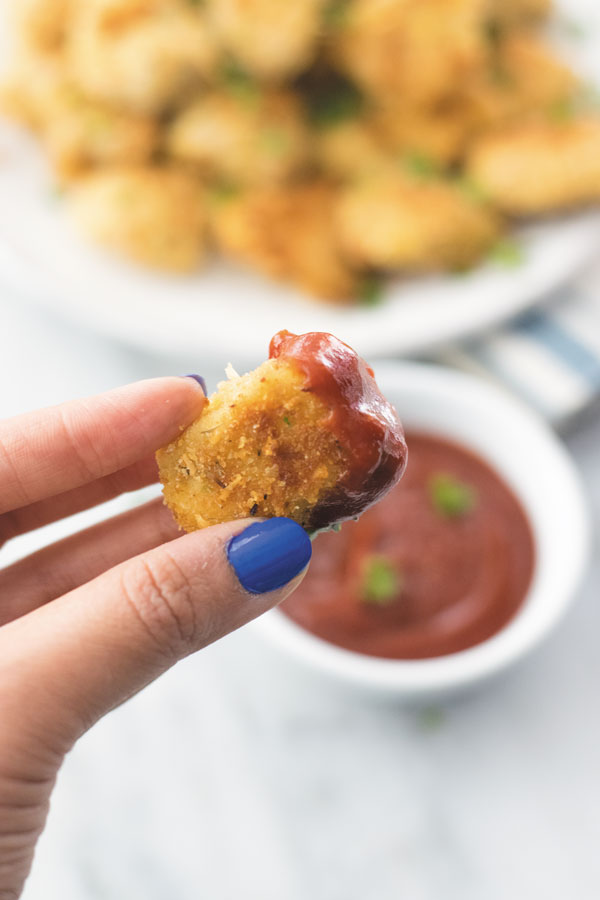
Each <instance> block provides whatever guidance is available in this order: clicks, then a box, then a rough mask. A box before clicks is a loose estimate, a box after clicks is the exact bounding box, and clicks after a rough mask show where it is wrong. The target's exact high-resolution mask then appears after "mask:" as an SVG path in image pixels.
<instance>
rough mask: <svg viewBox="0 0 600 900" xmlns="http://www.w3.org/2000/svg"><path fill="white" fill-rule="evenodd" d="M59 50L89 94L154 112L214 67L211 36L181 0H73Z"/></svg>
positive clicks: (199, 13) (195, 12)
mask: <svg viewBox="0 0 600 900" xmlns="http://www.w3.org/2000/svg"><path fill="white" fill-rule="evenodd" d="M66 52H67V55H68V60H69V64H70V68H71V73H72V76H73V78H74V80H75V81H76V82H77V84H78V85H79V87H80V88H81V89H82V90H83V91H84V92H85V93H87V94H89V95H90V96H91V97H95V98H97V99H99V100H103V101H106V102H108V103H114V104H115V105H120V106H124V107H126V108H128V109H131V110H136V111H138V112H145V113H148V112H151V113H160V112H162V111H163V110H164V109H165V108H168V107H169V106H170V105H171V104H173V103H174V102H175V101H178V100H179V99H180V97H181V95H182V93H184V92H185V91H187V90H190V89H191V88H193V87H195V86H197V85H198V84H199V83H202V82H203V81H204V80H205V79H206V78H208V77H210V76H211V75H212V74H213V72H214V69H215V67H216V60H217V49H216V47H215V43H214V36H213V35H212V34H211V29H210V26H209V25H208V23H207V22H206V19H205V17H204V15H203V12H202V10H201V9H197V10H196V9H193V8H192V7H191V5H190V4H189V3H186V2H184V0H85V2H84V3H80V4H78V6H77V7H76V11H75V14H74V16H73V21H72V23H71V26H70V29H69V39H68V43H67V51H66Z"/></svg>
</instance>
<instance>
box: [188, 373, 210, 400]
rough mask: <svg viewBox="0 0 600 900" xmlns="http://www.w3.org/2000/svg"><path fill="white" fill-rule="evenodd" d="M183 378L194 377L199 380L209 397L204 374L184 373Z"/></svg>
mask: <svg viewBox="0 0 600 900" xmlns="http://www.w3.org/2000/svg"><path fill="white" fill-rule="evenodd" d="M182 377H183V378H193V379H194V381H197V382H198V384H199V385H200V387H201V388H202V390H203V391H204V396H205V397H208V391H207V390H206V382H205V380H204V378H203V377H202V375H183V376H182Z"/></svg>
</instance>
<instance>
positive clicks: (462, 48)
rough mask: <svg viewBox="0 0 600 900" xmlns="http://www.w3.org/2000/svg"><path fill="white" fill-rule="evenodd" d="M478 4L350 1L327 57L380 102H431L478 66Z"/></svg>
mask: <svg viewBox="0 0 600 900" xmlns="http://www.w3.org/2000/svg"><path fill="white" fill-rule="evenodd" d="M481 7H482V3H481V0H354V2H352V3H351V4H350V7H349V9H348V11H347V14H346V15H345V16H344V18H343V21H342V23H341V24H340V26H339V28H338V29H337V30H336V31H335V34H334V35H333V37H332V39H331V41H330V56H331V58H332V60H333V61H334V63H335V64H336V65H337V66H338V67H339V68H340V70H341V71H343V72H345V73H346V74H347V75H348V76H349V77H350V78H352V79H353V80H354V81H355V82H356V83H357V84H358V85H359V86H360V87H361V88H362V89H363V90H364V91H365V92H366V93H367V94H369V95H371V96H373V97H374V98H375V99H376V100H378V101H380V102H381V101H385V99H386V98H387V100H389V101H393V100H394V98H398V97H402V98H403V99H404V100H405V101H407V102H408V103H410V104H411V105H412V106H417V105H419V104H421V103H424V104H431V103H435V102H436V101H438V100H440V99H443V98H445V97H446V96H447V95H448V93H449V91H452V90H454V89H455V88H456V85H457V84H461V83H462V82H463V81H464V80H465V79H466V78H469V77H470V76H471V74H472V73H473V71H474V70H476V69H477V68H478V67H479V66H480V65H481V62H482V59H483V57H484V55H485V51H486V44H485V35H484V31H483V28H482V10H481Z"/></svg>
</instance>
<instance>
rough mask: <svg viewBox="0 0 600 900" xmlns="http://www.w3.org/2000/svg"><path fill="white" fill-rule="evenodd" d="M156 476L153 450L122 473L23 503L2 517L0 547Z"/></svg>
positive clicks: (156, 469)
mask: <svg viewBox="0 0 600 900" xmlns="http://www.w3.org/2000/svg"><path fill="white" fill-rule="evenodd" d="M157 479H158V467H157V465H156V458H155V456H154V453H152V455H151V456H147V457H146V459H141V460H140V461H139V462H136V463H134V464H133V465H131V466H127V468H125V469H121V470H120V471H119V472H113V473H112V474H110V475H105V476H104V477H103V478H98V479H97V481H92V482H91V483H90V484H84V485H82V486H81V487H78V488H74V489H73V490H72V491H65V492H64V493H63V494H58V495H57V496H55V497H49V498H48V499H46V500H40V501H39V502H38V503H32V504H30V505H29V506H22V507H21V508H20V509H14V510H9V511H8V512H5V513H4V515H1V516H0V546H2V544H4V543H6V541H8V540H10V539H11V538H14V537H17V536H18V535H19V534H25V532H27V531H33V530H34V529H35V528H41V527H42V526H43V525H48V524H49V523H50V522H57V521H58V520H59V519H64V518H66V517H67V516H72V515H74V514H75V513H78V512H81V511H82V510H84V509H90V508H91V507H92V506H97V505H98V504H99V503H105V502H106V501H107V500H111V499H112V498H113V497H118V496H119V495H120V494H123V493H126V492H127V491H137V490H139V488H143V487H146V486H147V485H149V484H154V482H155V481H157Z"/></svg>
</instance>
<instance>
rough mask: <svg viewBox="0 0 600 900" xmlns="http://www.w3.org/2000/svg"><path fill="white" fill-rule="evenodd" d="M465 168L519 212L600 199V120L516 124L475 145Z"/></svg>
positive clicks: (499, 204) (498, 202)
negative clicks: (518, 125)
mask: <svg viewBox="0 0 600 900" xmlns="http://www.w3.org/2000/svg"><path fill="white" fill-rule="evenodd" d="M467 171H468V173H469V176H470V177H471V179H472V180H473V181H474V183H476V184H477V185H478V186H479V187H480V188H481V190H482V191H484V193H485V194H486V196H488V197H489V198H490V200H491V201H492V202H493V203H494V204H495V205H496V206H497V207H498V208H499V209H502V210H504V211H505V212H507V213H510V214H511V215H515V216H534V215H540V214H544V213H552V212H557V211H560V210H564V209H569V208H570V207H574V206H578V205H584V204H588V203H593V202H595V201H598V200H600V119H593V118H589V119H587V118H581V119H574V120H573V121H570V122H564V123H554V124H553V123H548V124H536V125H525V126H521V127H515V128H513V129H511V130H510V131H507V132H505V133H504V132H501V133H498V134H491V135H489V136H487V137H483V138H481V140H480V141H479V142H478V143H477V144H475V146H474V147H473V149H472V150H471V152H470V154H469V159H468V165H467Z"/></svg>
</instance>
